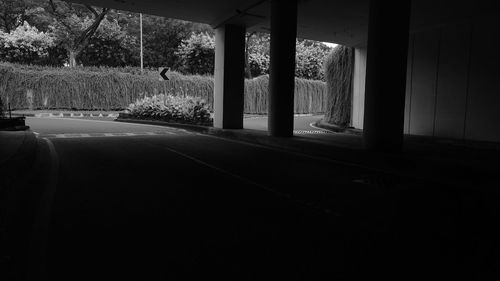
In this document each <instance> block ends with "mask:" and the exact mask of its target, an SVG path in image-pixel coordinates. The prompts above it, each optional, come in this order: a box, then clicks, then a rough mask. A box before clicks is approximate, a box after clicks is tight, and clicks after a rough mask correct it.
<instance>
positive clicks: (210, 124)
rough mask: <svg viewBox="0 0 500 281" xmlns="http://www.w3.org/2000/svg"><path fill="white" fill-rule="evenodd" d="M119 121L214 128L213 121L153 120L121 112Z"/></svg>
mask: <svg viewBox="0 0 500 281" xmlns="http://www.w3.org/2000/svg"><path fill="white" fill-rule="evenodd" d="M116 120H117V121H127V120H141V121H153V122H162V123H169V124H173V125H175V124H182V125H196V126H206V127H213V124H214V122H213V120H211V121H203V122H202V121H185V120H176V119H161V118H152V117H142V116H137V115H133V114H130V113H125V112H120V113H119V114H118V118H117V119H116Z"/></svg>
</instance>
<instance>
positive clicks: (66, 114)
mask: <svg viewBox="0 0 500 281" xmlns="http://www.w3.org/2000/svg"><path fill="white" fill-rule="evenodd" d="M12 116H19V117H23V116H24V117H37V118H58V117H59V118H61V117H106V118H117V117H118V113H74V112H60V113H12Z"/></svg>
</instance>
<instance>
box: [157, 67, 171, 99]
mask: <svg viewBox="0 0 500 281" xmlns="http://www.w3.org/2000/svg"><path fill="white" fill-rule="evenodd" d="M169 70H170V68H169V67H158V72H159V74H160V77H159V78H158V80H160V81H169V80H170V79H168V76H167V72H168V71H169ZM163 91H164V94H165V95H167V84H166V83H163Z"/></svg>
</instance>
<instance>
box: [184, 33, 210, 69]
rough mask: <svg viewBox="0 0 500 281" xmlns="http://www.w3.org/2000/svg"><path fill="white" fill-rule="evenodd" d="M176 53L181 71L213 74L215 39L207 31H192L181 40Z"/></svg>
mask: <svg viewBox="0 0 500 281" xmlns="http://www.w3.org/2000/svg"><path fill="white" fill-rule="evenodd" d="M176 55H178V56H179V58H180V61H181V67H180V68H179V70H180V71H181V72H183V73H191V74H213V73H214V59H215V39H214V37H213V36H210V35H209V34H208V33H193V34H191V36H190V37H189V38H188V39H186V40H182V43H181V45H180V46H179V49H178V50H177V52H176Z"/></svg>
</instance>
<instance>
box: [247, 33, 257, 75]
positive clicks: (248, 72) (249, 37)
mask: <svg viewBox="0 0 500 281" xmlns="http://www.w3.org/2000/svg"><path fill="white" fill-rule="evenodd" d="M253 35H255V32H252V33H250V34H248V35H247V38H246V40H245V78H247V79H252V71H251V70H250V64H249V62H248V57H249V54H248V51H249V50H248V49H249V47H250V39H251V38H252V36H253Z"/></svg>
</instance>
